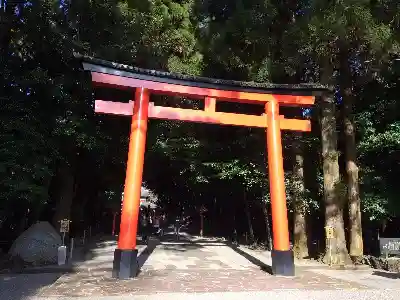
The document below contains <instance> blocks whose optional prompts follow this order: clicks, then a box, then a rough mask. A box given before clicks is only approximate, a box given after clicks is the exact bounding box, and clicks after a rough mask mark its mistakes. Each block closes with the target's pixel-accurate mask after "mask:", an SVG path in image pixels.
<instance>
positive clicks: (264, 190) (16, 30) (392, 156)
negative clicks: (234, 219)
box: [0, 0, 400, 223]
mask: <svg viewBox="0 0 400 300" xmlns="http://www.w3.org/2000/svg"><path fill="white" fill-rule="evenodd" d="M19 9H20V10H19V13H20V15H19V16H18V17H17V16H15V15H14V10H13V9H12V7H9V8H8V10H7V11H6V12H1V14H2V17H4V16H7V19H9V20H11V21H10V22H8V23H7V22H3V23H1V24H0V26H1V27H0V39H1V45H0V51H1V53H0V69H1V70H2V73H1V74H2V76H1V77H0V103H1V105H2V113H1V115H0V128H2V131H1V132H0V146H1V150H0V160H1V162H2V163H1V165H0V175H1V178H2V179H1V180H0V215H2V216H3V215H8V214H9V211H10V210H12V209H14V206H11V204H12V203H15V202H17V201H18V203H21V205H20V207H19V208H18V209H20V210H21V211H23V210H25V209H26V208H27V207H39V206H44V205H47V204H48V203H49V201H50V200H51V199H50V198H51V195H50V194H51V193H50V192H49V191H50V190H51V182H52V180H53V179H54V177H55V176H56V175H57V164H58V163H59V162H60V161H69V162H70V161H71V162H72V161H74V159H76V157H80V156H83V155H87V158H86V160H85V161H88V167H87V168H88V169H90V172H91V173H92V174H101V175H98V177H96V180H93V181H97V182H95V183H91V184H89V183H88V182H87V181H89V179H88V178H84V179H79V180H78V182H77V185H78V186H79V187H80V188H81V189H80V190H79V192H78V194H77V196H76V197H77V198H79V199H80V197H81V198H84V197H89V196H88V195H90V197H89V198H95V197H99V199H100V200H99V202H101V203H103V202H104V203H107V204H105V206H107V207H108V206H112V205H119V201H120V197H119V194H120V191H121V189H122V185H123V178H124V170H125V169H124V167H125V161H126V150H127V144H128V143H127V136H128V130H129V121H128V120H125V119H123V118H121V119H118V120H117V118H112V117H100V116H95V115H94V112H93V95H92V91H91V86H90V79H89V78H88V76H86V75H84V74H83V73H82V72H81V70H80V68H79V64H78V62H77V61H76V60H75V59H74V57H73V52H74V51H75V52H81V53H83V54H91V55H95V56H98V57H101V58H104V59H108V60H112V61H118V62H122V63H127V64H132V65H137V66H139V67H147V68H155V69H162V70H167V71H172V72H176V73H183V74H191V75H204V76H210V77H223V78H228V79H239V80H248V81H257V82H267V81H268V82H279V83H298V82H320V81H324V80H325V79H323V78H321V73H322V71H324V70H325V69H324V67H325V65H324V64H325V63H326V62H327V61H328V62H329V64H330V65H331V67H332V73H331V74H327V76H328V77H329V78H328V79H329V82H330V83H332V84H335V85H337V86H339V87H342V86H341V85H343V83H346V84H347V83H350V84H351V88H352V91H354V96H355V105H354V106H355V107H354V112H355V119H356V124H357V147H358V148H357V151H358V155H359V168H360V180H361V193H362V203H363V210H364V212H365V213H366V214H367V215H368V217H369V218H370V219H374V220H380V219H382V218H386V217H394V216H398V215H399V205H398V204H397V203H398V201H397V196H396V195H398V193H399V192H400V191H399V188H398V187H397V186H398V184H397V183H396V178H398V176H400V165H399V161H400V156H399V153H400V152H399V150H400V148H399V140H400V123H399V121H398V120H399V119H400V115H399V113H398V112H399V111H400V107H399V101H398V95H399V85H398V79H399V74H400V70H399V68H398V66H397V67H396V65H395V63H393V62H392V61H391V60H392V58H393V57H394V55H398V54H399V53H400V46H399V45H400V34H399V32H400V30H399V24H400V7H399V3H398V1H396V0H381V1H372V2H371V1H362V0H359V1H350V0H344V1H312V0H309V1H295V2H293V1H275V0H267V1H264V0H262V1H261V0H251V1H240V0H235V1H226V0H224V1H222V0H218V1H217V0H211V1H194V0H181V1H178V0H140V1H139V0H128V1H127V0H125V1H122V0H121V1H111V0H95V1H88V0H82V1H65V6H64V7H61V8H60V3H59V1H52V0H42V1H37V0H34V1H29V5H25V6H24V7H23V6H20V7H19ZM344 62H346V63H347V64H350V65H351V67H350V70H351V74H350V76H349V78H350V79H349V80H347V81H344V80H342V79H341V76H344V74H345V68H344V67H343V65H344V64H346V63H344ZM324 83H325V82H324ZM339 90H340V89H339ZM107 95H108V96H109V97H110V98H113V99H112V100H114V99H115V100H119V99H118V97H120V95H118V94H116V93H111V94H107ZM96 96H98V95H97V94H96ZM100 96H102V94H100ZM121 97H122V96H121ZM155 101H158V102H157V105H158V104H160V105H174V106H179V105H180V106H192V107H195V108H198V109H201V107H200V106H201V105H199V104H197V103H196V102H195V101H192V100H190V99H186V98H165V97H164V98H157V99H155ZM177 103H180V104H179V105H178V104H177ZM221 107H222V106H221ZM219 109H220V108H219ZM221 109H225V106H224V107H223V108H221ZM229 109H232V107H229ZM233 109H236V110H241V111H243V112H247V111H246V108H242V107H239V106H235V107H233ZM284 113H285V112H284ZM313 126H314V125H313ZM314 127H315V126H314ZM311 135H312V136H307V137H304V138H303V139H302V142H303V143H304V144H306V148H307V150H306V151H305V152H304V153H305V154H304V155H305V157H304V158H305V161H311V162H312V163H310V164H307V167H305V173H306V174H305V177H306V189H305V192H304V193H303V194H302V195H298V194H295V193H294V192H293V191H295V190H296V186H295V185H296V184H297V183H296V181H295V180H294V178H293V174H292V173H291V172H290V171H289V170H291V168H292V164H293V157H292V152H291V151H292V149H291V147H290V145H291V139H292V137H291V136H285V137H284V146H285V147H284V148H285V150H284V154H285V155H284V156H285V169H286V177H285V179H286V182H285V184H286V190H287V195H288V202H289V209H290V210H292V209H293V204H294V202H295V201H298V200H299V199H301V201H303V202H304V203H305V205H304V207H305V208H306V209H307V212H308V213H310V214H312V213H314V212H315V211H316V210H318V209H320V203H321V201H320V200H321V198H322V190H323V189H322V186H323V182H322V175H321V170H320V169H321V164H320V162H319V161H318V159H317V158H316V157H317V155H318V154H317V153H319V151H320V150H319V149H320V141H319V133H318V132H317V133H315V132H313V133H311ZM317 137H318V138H317ZM147 147H148V148H147V149H148V151H147V154H146V167H145V177H144V179H145V181H146V183H147V184H148V185H149V187H150V188H151V189H153V190H154V191H155V192H157V194H158V198H159V201H160V202H161V203H162V204H163V205H166V206H169V207H176V206H177V205H185V206H187V207H189V208H190V209H196V208H198V207H199V206H200V205H203V204H204V205H206V206H207V207H208V208H210V209H211V207H214V208H215V207H217V206H219V207H220V208H222V210H224V209H225V210H227V211H231V215H234V212H233V210H235V209H236V210H240V209H241V208H240V203H242V201H243V195H242V192H243V190H246V193H247V195H248V198H249V199H250V200H251V201H252V203H261V202H262V201H269V194H268V189H269V184H268V174H267V166H266V160H265V148H266V145H265V133H264V132H262V131H261V130H256V129H254V130H249V129H243V128H232V127H228V128H221V127H217V126H214V127H213V126H207V125H204V124H200V125H198V124H187V123H186V124H185V123H182V122H164V121H151V122H150V124H149V133H148V140H147ZM313 149H314V150H315V149H317V151H314V150H313ZM83 177H84V176H83ZM87 186H90V187H87ZM85 189H87V190H85ZM89 189H91V190H90V191H89ZM93 195H96V196H93ZM215 198H216V199H217V200H215V201H214V200H211V199H215ZM213 201H214V202H213ZM22 204H23V205H22ZM49 205H50V204H49ZM52 205H53V204H52ZM238 207H239V208H238ZM215 209H216V208H215ZM1 222H2V220H0V223H1Z"/></svg>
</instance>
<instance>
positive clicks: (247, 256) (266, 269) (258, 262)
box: [226, 243, 272, 275]
mask: <svg viewBox="0 0 400 300" xmlns="http://www.w3.org/2000/svg"><path fill="white" fill-rule="evenodd" d="M226 245H227V246H228V247H229V248H231V249H232V250H233V251H235V252H236V253H237V254H239V255H241V256H243V257H244V258H245V259H247V260H248V261H250V262H251V263H252V264H254V265H256V266H258V267H260V269H261V270H262V271H264V272H266V273H268V274H270V275H272V267H271V266H270V265H267V264H266V263H264V262H262V261H261V260H259V259H258V258H256V257H254V256H252V255H250V254H249V253H247V252H245V251H243V250H241V249H240V248H239V247H238V246H236V245H233V244H231V243H226Z"/></svg>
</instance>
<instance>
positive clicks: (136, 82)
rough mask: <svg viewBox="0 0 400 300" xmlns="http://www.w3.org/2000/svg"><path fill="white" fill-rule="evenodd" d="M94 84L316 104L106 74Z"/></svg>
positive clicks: (301, 98)
mask: <svg viewBox="0 0 400 300" xmlns="http://www.w3.org/2000/svg"><path fill="white" fill-rule="evenodd" d="M92 82H93V83H94V84H95V85H98V86H99V85H100V86H103V85H105V86H115V87H119V88H125V89H130V88H146V89H148V90H150V91H151V92H152V93H159V94H167V95H184V96H189V97H194V98H201V99H204V97H210V99H211V98H217V99H224V100H228V101H229V100H231V101H235V102H245V103H266V102H269V101H272V100H276V101H278V103H280V104H284V105H294V106H308V105H313V104H314V102H315V97H314V96H295V95H275V94H263V93H250V92H238V91H227V90H217V89H209V88H200V87H195V86H184V85H177V84H171V83H162V82H154V81H147V80H141V79H136V78H130V77H122V76H117V75H110V74H104V73H97V72H92Z"/></svg>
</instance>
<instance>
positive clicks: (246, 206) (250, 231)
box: [243, 191, 254, 243]
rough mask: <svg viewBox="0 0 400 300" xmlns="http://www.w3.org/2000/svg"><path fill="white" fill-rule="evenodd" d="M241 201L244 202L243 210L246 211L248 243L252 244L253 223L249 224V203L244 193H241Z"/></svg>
mask: <svg viewBox="0 0 400 300" xmlns="http://www.w3.org/2000/svg"><path fill="white" fill-rule="evenodd" d="M243 201H244V209H245V211H246V219H247V224H248V226H249V235H250V243H253V242H254V230H253V223H252V222H251V213H250V207H249V202H248V200H247V197H246V191H244V192H243Z"/></svg>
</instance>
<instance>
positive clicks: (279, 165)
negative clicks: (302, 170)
mask: <svg viewBox="0 0 400 300" xmlns="http://www.w3.org/2000/svg"><path fill="white" fill-rule="evenodd" d="M265 110H266V114H267V123H268V127H267V148H268V169H269V184H270V194H271V212H272V232H273V250H272V271H273V273H274V274H275V275H283V276H294V258H293V252H292V251H291V249H290V242H289V223H288V218H287V207H286V193H285V179H284V171H283V158H282V139H281V130H280V125H279V119H280V118H279V105H278V103H277V102H276V101H270V102H268V103H267V104H266V105H265Z"/></svg>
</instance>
